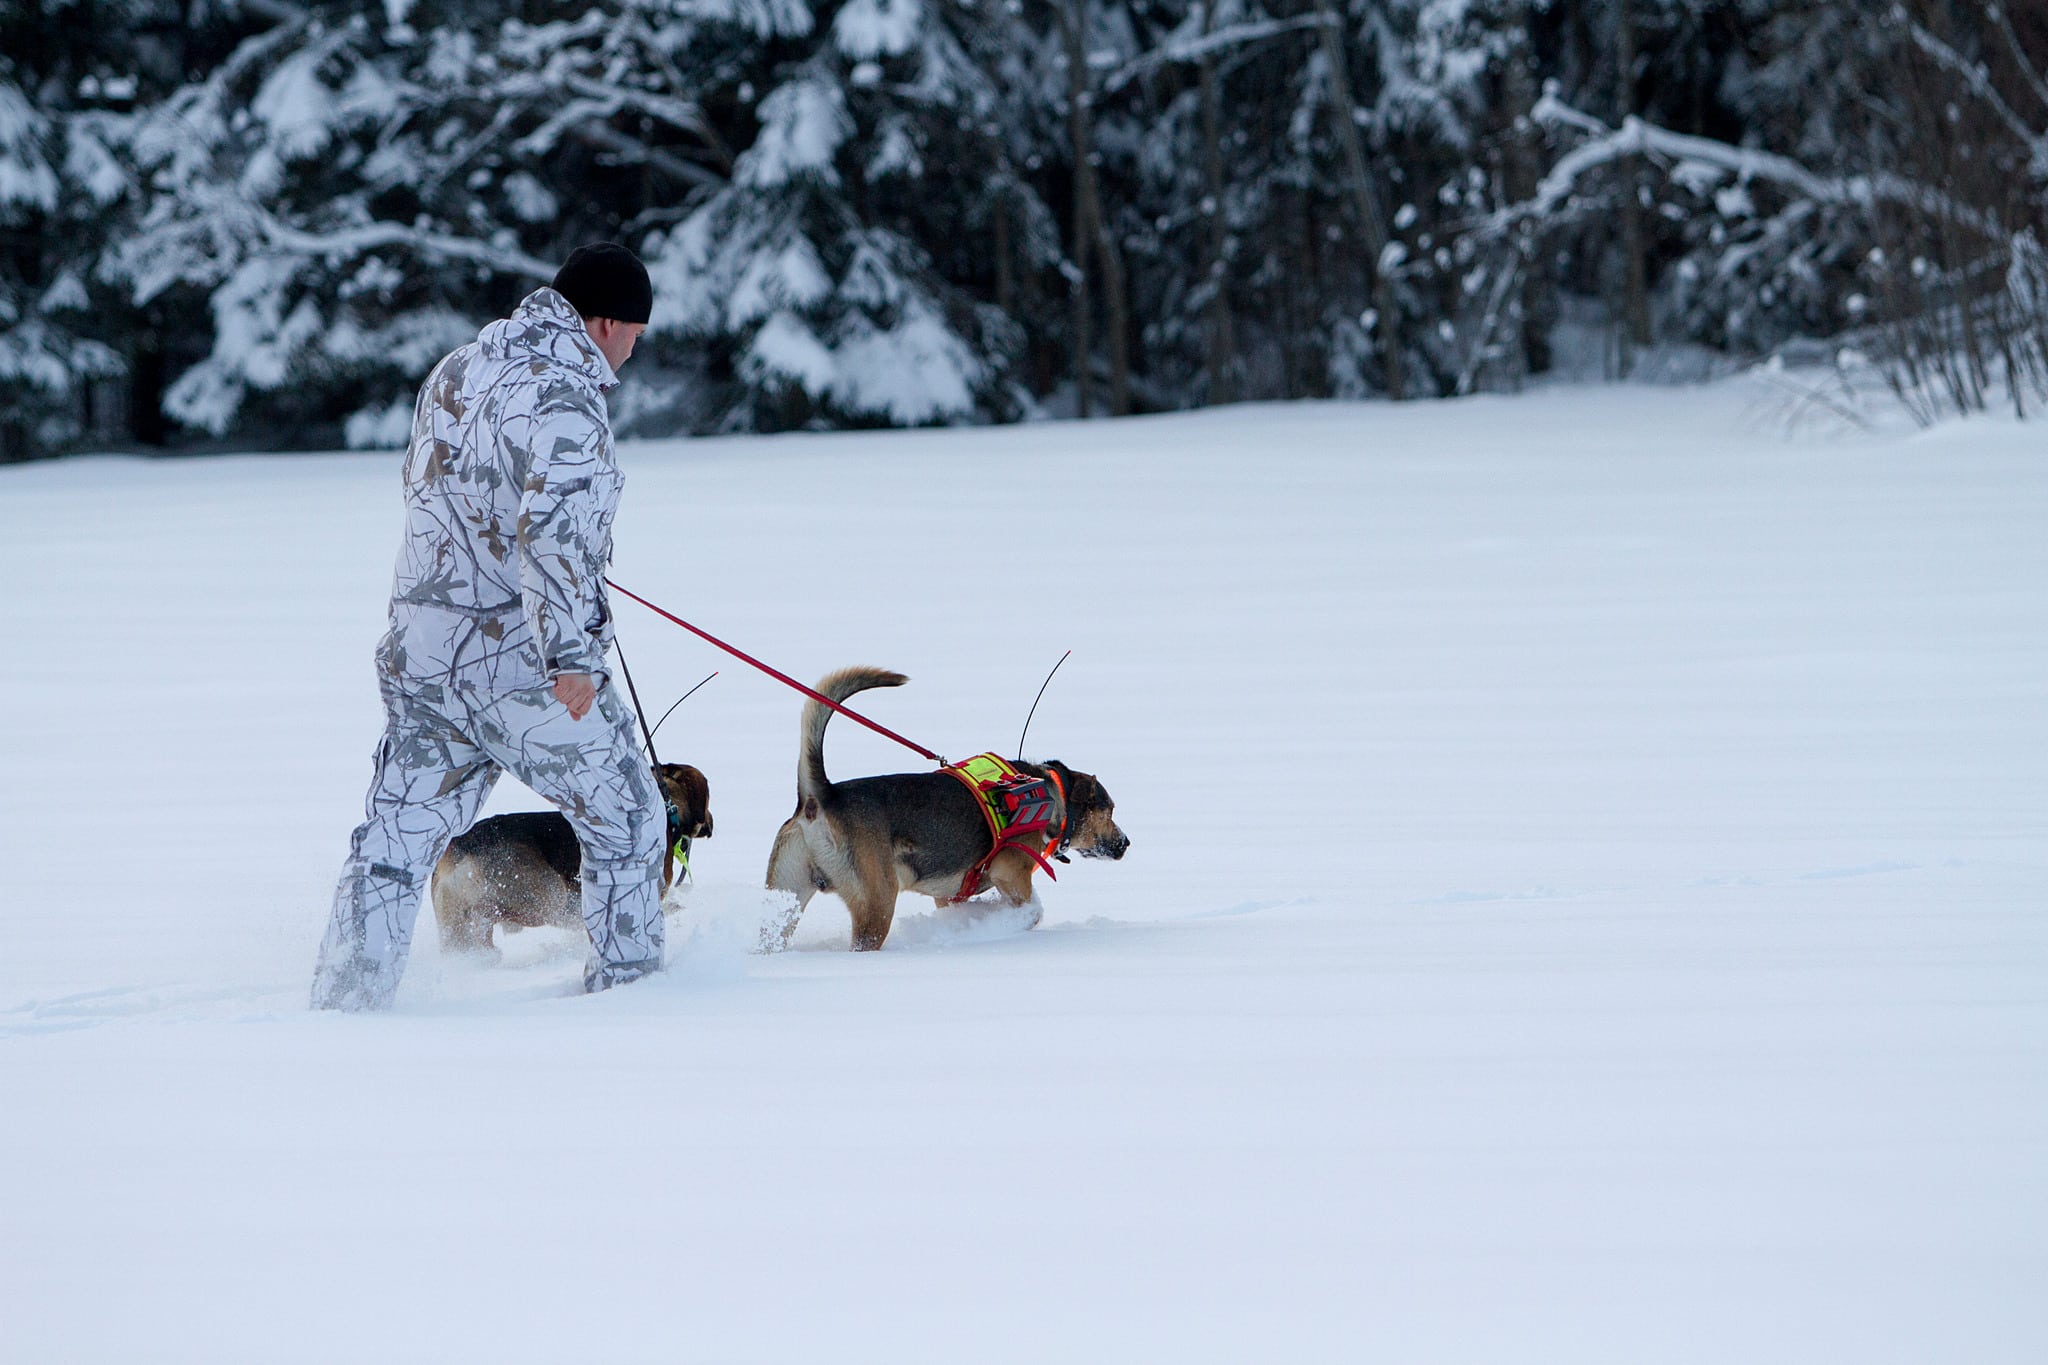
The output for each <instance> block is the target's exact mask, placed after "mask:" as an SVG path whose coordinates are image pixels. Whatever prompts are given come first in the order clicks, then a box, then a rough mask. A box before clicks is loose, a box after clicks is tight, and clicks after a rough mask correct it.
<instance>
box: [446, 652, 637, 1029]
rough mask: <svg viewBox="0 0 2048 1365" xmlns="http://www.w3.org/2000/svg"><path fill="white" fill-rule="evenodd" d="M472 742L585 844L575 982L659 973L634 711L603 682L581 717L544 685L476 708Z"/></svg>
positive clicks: (602, 983) (611, 982) (601, 982)
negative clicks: (581, 953)
mask: <svg viewBox="0 0 2048 1365" xmlns="http://www.w3.org/2000/svg"><path fill="white" fill-rule="evenodd" d="M476 738H477V742H478V743H479V744H481V745H482V746H483V747H484V749H485V750H486V751H487V752H488V753H489V754H490V756H491V757H492V758H494V759H496V760H497V761H498V762H499V763H500V764H502V765H504V766H505V767H506V768H507V769H509V770H510V771H511V772H512V773H513V774H515V775H516V776H517V777H518V778H519V780H520V781H522V782H524V783H525V784H526V785H527V786H529V787H531V788H533V789H534V791H536V792H538V793H539V794H540V795H541V796H543V797H545V798H546V799H547V800H549V801H552V802H553V803H554V804H555V805H556V806H557V807H559V808H560V810H561V812H562V814H563V815H565V816H567V817H568V819H569V823H570V825H571V826H573V827H574V828H575V830H576V838H577V840H578V841H579V842H580V843H581V844H582V846H583V924H584V927H585V928H586V929H588V930H589V931H590V947H591V959H590V962H589V964H588V965H587V966H586V967H585V969H584V973H583V984H584V985H585V986H586V987H587V988H588V989H590V990H593V991H601V990H604V989H606V988H607V987H610V986H619V985H624V984H625V983H626V982H628V981H633V980H637V979H638V978H640V977H642V976H645V975H647V973H649V972H654V971H659V970H660V969H661V949H662V937H663V934H662V922H661V840H662V836H663V833H664V832H665V831H666V829H667V821H666V819H665V813H664V810H663V807H662V800H661V794H660V791H659V790H658V789H657V788H656V787H655V785H654V774H653V773H652V772H651V771H650V770H649V767H648V762H647V759H646V757H645V756H644V755H642V754H641V752H640V742H639V739H638V737H637V736H636V735H635V733H634V730H633V721H632V717H631V716H630V715H628V714H627V712H626V708H625V707H624V706H623V705H622V704H621V703H620V701H619V697H618V693H617V692H616V691H614V690H613V688H612V687H611V686H610V685H609V684H607V685H605V686H603V687H600V688H599V689H598V692H597V699H596V701H595V703H594V704H593V705H592V706H591V708H590V711H589V712H588V713H587V714H586V715H585V716H584V717H583V719H582V720H571V719H570V718H569V708H568V707H566V706H564V705H562V703H561V702H559V701H557V700H555V696H554V693H553V692H552V691H551V690H549V689H547V688H534V689H532V690H530V691H521V692H514V693H510V694H508V695H505V696H502V697H497V698H493V699H491V700H490V701H488V702H486V703H483V704H482V705H481V706H479V708H478V711H477V726H476Z"/></svg>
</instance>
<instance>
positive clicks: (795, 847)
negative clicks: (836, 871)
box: [761, 817, 818, 952]
mask: <svg viewBox="0 0 2048 1365" xmlns="http://www.w3.org/2000/svg"><path fill="white" fill-rule="evenodd" d="M768 889H769V890H771V891H786V892H788V893H789V894H790V895H792V896H794V897H796V904H795V905H793V906H792V907H791V908H790V909H789V910H788V911H787V912H786V913H784V914H783V915H781V916H779V917H777V918H775V919H773V920H771V921H770V922H769V923H767V924H764V925H762V926H761V950H762V951H763V952H774V951H776V950H778V949H782V948H787V947H788V946H789V939H790V936H791V935H792V934H794V933H795V932H796V922H797V921H798V920H800V919H802V918H803V914H804V907H805V906H807V905H809V904H810V903H811V897H813V896H815V895H817V894H818V869H817V868H816V866H814V865H813V864H812V862H811V851H810V849H809V848H808V847H807V846H806V845H805V844H804V832H803V830H802V829H801V828H800V827H799V826H798V825H797V822H796V820H795V818H794V817H792V818H790V819H788V820H785V821H783V822H782V828H781V829H779V830H777V831H776V833H775V846H774V847H773V848H772V849H770V850H769V853H768Z"/></svg>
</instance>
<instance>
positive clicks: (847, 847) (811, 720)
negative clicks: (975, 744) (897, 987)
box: [768, 668, 1131, 952]
mask: <svg viewBox="0 0 2048 1365" xmlns="http://www.w3.org/2000/svg"><path fill="white" fill-rule="evenodd" d="M908 681H909V679H907V678H905V677H904V676H903V675H902V674H901V673H890V672H887V671H885V670H882V669H878V668H843V669H841V670H839V671H838V672H837V673H834V674H831V675H830V676H829V677H827V678H825V679H824V680H823V681H821V682H820V683H819V684H818V691H819V692H821V693H823V694H824V695H825V696H828V697H830V698H831V699H832V700H833V701H844V700H845V699H846V698H848V697H850V696H852V695H853V694H854V693H856V692H861V691H865V690H866V689H868V688H870V687H900V686H902V685H903V684H904V683H905V682H908ZM831 719H832V711H831V709H830V708H829V707H826V706H823V705H821V704H819V703H818V702H815V701H811V702H806V703H805V704H804V713H803V727H802V740H801V744H800V748H799V751H798V754H797V765H796V814H794V815H792V816H790V817H789V819H787V820H785V821H784V822H783V825H782V828H781V830H779V831H778V832H777V833H776V835H775V848H774V851H773V852H771V853H770V854H769V855H768V885H769V886H770V887H771V888H773V889H775V890H778V891H787V892H790V893H791V894H793V895H794V896H795V897H796V906H795V908H794V909H793V910H792V911H791V912H790V913H789V916H788V919H787V921H786V922H785V923H784V924H783V925H782V926H781V939H782V942H784V943H787V942H788V941H789V936H790V935H791V934H792V933H794V932H795V930H796V922H797V918H798V916H800V915H802V914H803V912H804V907H805V906H807V905H808V904H810V900H811V897H812V896H814V895H816V894H817V893H818V892H820V891H830V892H831V893H833V894H834V895H836V896H838V897H839V899H841V900H843V901H845V902H846V908H847V909H848V910H849V911H851V912H852V914H853V947H854V950H855V951H856V952H862V951H868V950H872V949H875V948H879V947H881V946H882V941H883V940H884V939H886V938H888V937H889V925H890V923H891V922H892V921H893V920H894V919H895V917H896V897H897V895H898V893H899V892H902V891H915V892H918V893H919V894H921V895H926V896H930V897H931V898H932V899H933V900H935V901H937V902H938V903H939V904H940V905H948V904H951V903H952V902H953V901H955V900H957V899H958V898H959V894H960V891H961V889H962V885H963V883H964V881H965V879H966V877H967V875H968V873H970V872H971V871H973V869H974V867H975V865H976V864H978V863H979V862H980V861H981V860H982V859H983V858H986V857H987V856H988V852H989V849H990V848H992V847H993V846H994V841H993V840H992V839H991V837H990V835H989V829H988V821H987V820H986V819H985V818H984V817H983V815H982V813H981V807H980V804H979V803H978V802H977V801H976V799H975V796H974V794H973V793H972V792H970V791H968V790H967V787H966V784H965V783H963V782H961V781H959V780H958V779H957V778H954V777H952V776H950V775H949V774H947V773H944V772H929V773H892V774H889V775H887V776H883V777H861V778H855V779H854V780H852V781H850V782H834V781H832V780H831V779H830V778H829V777H827V776H826V775H825V753H824V746H825V725H826V723H827V722H828V721H830V720H831ZM1016 766H1017V768H1018V770H1019V771H1021V772H1026V773H1030V774H1032V775H1034V776H1036V777H1046V776H1049V775H1051V774H1057V775H1058V777H1059V781H1060V783H1061V784H1062V785H1063V786H1064V788H1065V791H1064V797H1063V799H1062V800H1060V801H1059V802H1058V803H1057V806H1058V808H1057V809H1056V810H1055V811H1054V813H1053V816H1054V825H1053V827H1054V828H1055V829H1059V830H1061V835H1060V839H1059V844H1058V853H1060V854H1064V853H1065V852H1066V851H1067V850H1068V849H1072V850H1073V851H1074V852H1076V853H1079V854H1080V855H1081V856H1082V857H1084V858H1121V857H1123V856H1124V851H1125V850H1126V849H1128V848H1129V847H1130V846H1131V841H1130V839H1129V838H1128V837H1127V836H1126V835H1125V834H1124V832H1123V831H1122V830H1120V829H1118V828H1117V826H1116V820H1115V819H1114V818H1113V817H1114V815H1115V811H1116V803H1115V802H1114V801H1112V800H1110V798H1109V793H1108V792H1107V791H1105V790H1103V786H1102V784H1101V783H1100V782H1098V781H1096V780H1095V778H1094V777H1092V776H1090V775H1089V774H1087V773H1084V772H1077V771H1075V770H1074V769H1072V768H1069V767H1067V766H1066V765H1065V764H1064V763H1046V764H1043V765H1040V764H1036V763H1021V762H1020V763H1018V764H1017V765H1016ZM1062 861H1064V858H1063V859H1062ZM1036 866H1037V865H1036V864H1035V863H1034V862H1033V861H1032V858H1031V855H1030V854H1028V853H1026V852H1025V851H1024V850H1023V849H1021V848H1015V847H1012V848H1006V849H1004V850H1003V851H1002V852H1001V853H999V854H997V855H996V858H995V861H994V862H993V863H991V864H990V865H989V869H988V881H989V884H990V885H992V886H994V887H995V889H996V891H997V892H998V893H999V894H1000V895H1001V896H1002V898H1003V900H1005V901H1006V902H1008V903H1009V904H1011V905H1025V904H1028V903H1030V901H1031V900H1032V897H1033V892H1032V889H1031V874H1032V872H1033V870H1034V869H1035V868H1036ZM1034 922H1035V921H1034Z"/></svg>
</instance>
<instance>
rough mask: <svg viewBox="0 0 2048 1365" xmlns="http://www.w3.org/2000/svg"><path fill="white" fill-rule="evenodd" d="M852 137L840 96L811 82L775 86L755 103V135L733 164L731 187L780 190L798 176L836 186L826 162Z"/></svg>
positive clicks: (806, 79)
mask: <svg viewBox="0 0 2048 1365" xmlns="http://www.w3.org/2000/svg"><path fill="white" fill-rule="evenodd" d="M852 133H853V119H852V118H851V117H850V116H849V115H848V114H847V112H846V96H845V95H844V94H843V93H841V92H840V90H839V88H838V87H837V86H835V85H832V84H830V83H828V82H826V81H823V80H819V79H816V78H814V77H808V76H807V77H802V78H799V79H797V80H793V81H791V82H790V83H789V84H787V85H784V86H780V87H778V88H777V89H776V90H774V91H773V92H772V93H770V95H769V96H768V98H767V99H765V100H762V101H761V132H760V135H759V136H758V137H756V138H755V139H754V145H753V146H752V147H749V148H748V149H747V150H746V151H745V152H744V153H742V154H741V156H740V158H739V160H738V161H737V162H735V163H734V165H733V182H734V183H735V184H738V185H742V186H745V187H748V188H750V189H764V188H770V187H773V186H777V185H781V184H783V183H785V182H787V181H789V180H791V179H794V178H796V177H798V176H804V175H810V176H816V177H817V178H818V179H820V180H822V181H824V182H825V183H826V184H836V183H838V179H839V175H838V172H836V171H834V170H833V169H832V158H833V157H834V156H835V155H837V153H838V151H839V146H840V144H841V143H843V142H845V141H846V139H847V138H848V137H850V136H851V135H852Z"/></svg>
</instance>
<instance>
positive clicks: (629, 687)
mask: <svg viewBox="0 0 2048 1365" xmlns="http://www.w3.org/2000/svg"><path fill="white" fill-rule="evenodd" d="M612 648H613V649H616V650H618V651H619V672H621V673H623V674H625V675H626V695H627V696H629V697H631V698H632V699H633V714H634V715H636V716H638V717H639V718H640V733H641V734H643V735H645V736H647V759H648V761H649V762H650V763H657V764H658V763H660V762H661V757H660V755H658V754H656V753H655V752H654V731H652V730H650V729H649V728H648V727H647V713H646V712H645V711H643V710H641V709H640V689H639V688H637V687H635V686H633V670H632V669H630V668H628V667H626V647H625V646H624V645H622V644H620V643H619V641H618V638H617V637H616V636H614V637H613V639H612ZM707 681H708V679H707ZM703 685H704V684H703V683H699V684H697V686H698V687H702V686H703ZM693 690H694V689H693ZM669 709H670V710H671V711H673V710H674V709H675V708H674V707H670V708H669ZM662 719H663V720H667V719H668V717H667V716H663V717H662Z"/></svg>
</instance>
